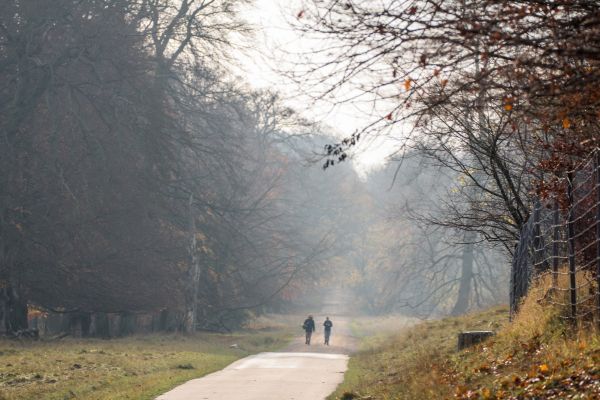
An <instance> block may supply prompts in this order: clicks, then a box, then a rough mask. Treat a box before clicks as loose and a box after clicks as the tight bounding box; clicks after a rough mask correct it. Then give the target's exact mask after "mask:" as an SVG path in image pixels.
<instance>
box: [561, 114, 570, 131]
mask: <svg viewBox="0 0 600 400" xmlns="http://www.w3.org/2000/svg"><path fill="white" fill-rule="evenodd" d="M562 126H563V128H565V129H569V128H570V127H571V121H570V120H569V118H568V117H565V118H564V119H563V120H562Z"/></svg>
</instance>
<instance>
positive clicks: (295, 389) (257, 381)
mask: <svg viewBox="0 0 600 400" xmlns="http://www.w3.org/2000/svg"><path fill="white" fill-rule="evenodd" d="M340 303H341V304H348V303H347V300H346V299H343V298H342V294H341V293H340V295H339V296H338V295H336V296H333V300H330V301H328V303H327V304H324V305H323V310H322V312H321V313H319V314H318V315H315V322H316V325H317V331H316V332H315V334H314V335H313V339H312V344H311V345H310V346H307V345H306V344H304V334H303V333H302V332H301V330H300V325H301V321H299V322H298V330H299V332H298V333H299V334H298V336H297V337H296V338H294V340H293V342H292V343H291V344H290V345H289V346H288V347H287V348H286V349H284V351H282V352H279V353H260V354H256V355H253V356H250V357H246V358H244V359H241V360H238V361H236V362H234V363H233V364H231V365H229V366H228V367H226V368H225V369H223V370H221V371H218V372H215V373H213V374H210V375H207V376H205V377H203V378H199V379H194V380H191V381H188V382H186V383H184V384H183V385H181V386H178V387H176V388H175V389H173V390H171V391H170V392H167V393H165V394H163V395H162V396H159V397H158V398H157V400H307V399H310V400H320V399H325V398H326V397H327V396H328V395H329V394H331V393H332V392H333V391H334V390H335V388H336V387H337V386H338V385H339V384H340V383H341V382H342V381H343V379H344V372H345V371H346V369H347V366H348V354H351V353H352V352H353V351H355V350H356V347H357V342H356V340H355V339H354V338H352V336H351V335H350V331H349V327H348V325H349V319H348V318H346V317H344V316H342V315H344V314H345V312H344V311H345V310H343V309H342V307H340ZM335 311H338V312H339V313H336V314H334V312H335ZM327 315H328V316H329V317H330V318H331V320H332V321H333V329H332V335H331V338H330V344H331V345H330V346H325V345H324V344H323V321H324V320H325V316H327ZM336 315H338V316H336Z"/></svg>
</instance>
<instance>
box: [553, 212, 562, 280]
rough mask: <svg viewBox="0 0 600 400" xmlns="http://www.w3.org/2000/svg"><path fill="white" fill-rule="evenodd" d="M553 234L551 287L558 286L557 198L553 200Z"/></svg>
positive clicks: (558, 228)
mask: <svg viewBox="0 0 600 400" xmlns="http://www.w3.org/2000/svg"><path fill="white" fill-rule="evenodd" d="M552 224H553V225H554V227H553V231H554V232H553V234H552V287H553V288H557V287H558V241H559V240H560V227H559V224H560V210H559V207H558V200H556V201H555V202H554V215H553V218H552Z"/></svg>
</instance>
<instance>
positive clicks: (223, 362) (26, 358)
mask: <svg viewBox="0 0 600 400" xmlns="http://www.w3.org/2000/svg"><path fill="white" fill-rule="evenodd" d="M261 329H262V330H261V331H248V332H241V333H234V334H228V335H220V334H205V333H198V334H196V335H193V336H183V335H148V336H134V337H128V338H123V339H113V340H99V339H83V340H74V339H66V340H65V339H63V340H61V341H54V342H44V341H39V342H22V343H19V342H15V341H0V399H1V400H8V399H60V400H63V399H75V398H77V399H89V400H101V399H106V400H108V399H111V400H112V399H136V400H141V399H153V398H154V397H156V396H157V395H159V394H161V393H164V392H165V391H167V390H169V389H171V388H173V387H174V386H177V385H178V384H180V383H183V382H185V381H187V380H189V379H193V378H198V377H200V376H203V375H206V374H208V373H211V372H214V371H217V370H220V369H222V368H223V367H225V366H227V365H228V364H230V363H231V362H233V361H235V360H237V359H239V358H242V357H245V356H247V355H249V354H252V353H257V352H260V351H271V350H277V349H279V348H282V347H284V346H285V345H286V344H287V343H288V342H289V340H290V338H291V335H290V333H289V331H288V330H286V329H284V328H283V327H278V328H276V329H271V330H267V329H264V328H261ZM232 344H237V345H238V348H237V349H236V348H231V347H230V346H231V345H232Z"/></svg>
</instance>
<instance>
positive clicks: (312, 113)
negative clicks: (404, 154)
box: [238, 0, 395, 178]
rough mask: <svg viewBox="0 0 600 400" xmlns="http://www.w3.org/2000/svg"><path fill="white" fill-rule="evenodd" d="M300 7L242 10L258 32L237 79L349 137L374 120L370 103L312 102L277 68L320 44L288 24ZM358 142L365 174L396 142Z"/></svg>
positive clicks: (279, 0)
mask: <svg viewBox="0 0 600 400" xmlns="http://www.w3.org/2000/svg"><path fill="white" fill-rule="evenodd" d="M301 10H302V6H301V2H300V1H298V0H256V2H255V4H254V5H252V6H250V7H249V8H248V9H247V11H244V14H243V16H244V18H245V19H246V20H247V21H248V22H249V23H250V24H252V25H253V26H254V27H255V30H256V34H255V37H254V40H253V41H252V42H251V43H250V44H251V46H250V47H251V48H250V49H248V50H247V51H246V52H243V53H242V52H240V53H239V57H238V59H239V64H240V65H239V68H240V69H241V70H240V72H239V75H240V79H242V80H244V81H246V82H247V83H248V84H249V85H250V86H251V87H252V88H255V89H270V90H274V91H277V92H279V93H280V94H281V95H282V97H283V99H284V101H285V102H286V104H288V105H289V106H291V107H293V108H294V109H296V110H297V111H298V112H300V113H301V114H302V115H303V116H304V117H306V118H308V119H310V120H315V121H318V122H322V123H323V124H325V125H327V126H330V127H332V133H333V134H335V135H337V136H338V137H340V138H345V137H348V136H350V135H351V134H352V133H354V132H355V131H357V130H360V129H361V128H364V127H365V126H366V125H367V124H368V123H369V122H371V121H372V119H369V113H371V112H377V111H372V110H371V108H372V105H366V104H364V105H358V104H350V103H343V104H332V103H328V102H325V101H320V102H317V103H315V102H313V101H312V100H311V99H310V98H309V97H308V96H303V95H301V94H300V93H301V90H300V88H299V87H298V86H297V85H296V84H295V83H294V82H293V81H292V80H291V79H289V78H288V77H286V76H284V75H283V74H281V73H280V72H278V70H279V71H281V70H286V69H288V68H294V66H295V64H299V63H301V61H302V59H301V56H300V55H297V56H295V55H294V54H307V53H309V52H310V50H311V46H313V47H312V48H315V47H316V46H318V45H319V44H318V43H316V42H315V41H314V39H313V40H312V41H311V40H307V39H306V38H303V37H301V35H300V33H299V32H297V31H295V30H294V29H293V28H292V27H291V26H290V25H289V23H288V21H290V20H292V19H294V18H297V15H298V13H299V12H300V11H301ZM294 58H296V59H294ZM379 112H381V113H382V112H383V111H379ZM382 115H385V113H384V114H382ZM370 118H373V117H372V116H371V117H370ZM359 143H360V144H359V146H357V147H356V149H355V151H354V154H353V156H352V160H353V165H354V167H355V169H356V170H357V172H358V173H359V174H360V175H361V176H362V177H363V178H364V177H365V176H366V175H367V173H368V171H370V170H372V169H376V168H378V167H381V166H383V165H384V164H385V162H386V158H387V157H388V156H389V155H390V154H392V153H393V152H394V149H395V146H394V141H393V140H389V139H387V138H373V139H365V140H361V141H360V142H359Z"/></svg>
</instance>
